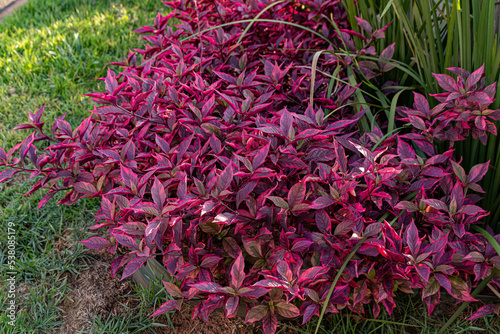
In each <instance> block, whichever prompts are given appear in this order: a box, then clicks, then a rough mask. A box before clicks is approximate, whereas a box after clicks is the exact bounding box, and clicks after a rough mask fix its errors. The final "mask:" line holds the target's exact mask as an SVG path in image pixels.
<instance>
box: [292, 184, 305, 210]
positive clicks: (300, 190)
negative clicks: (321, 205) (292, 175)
mask: <svg viewBox="0 0 500 334" xmlns="http://www.w3.org/2000/svg"><path fill="white" fill-rule="evenodd" d="M305 196H306V185H305V183H302V182H301V183H297V184H295V185H293V186H292V188H291V189H290V191H289V192H288V205H289V207H291V208H293V207H295V206H296V205H298V204H300V203H302V202H303V201H304V199H305Z"/></svg>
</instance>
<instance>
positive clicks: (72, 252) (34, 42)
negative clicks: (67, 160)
mask: <svg viewBox="0 0 500 334" xmlns="http://www.w3.org/2000/svg"><path fill="white" fill-rule="evenodd" d="M162 9H163V6H162V5H161V4H160V3H159V2H158V1H153V0H149V1H147V0H146V1H143V0H140V1H137V0H133V1H123V2H121V3H120V2H117V1H109V0H96V1H92V0H70V1H67V0H56V1H54V0H33V1H30V2H29V3H28V4H26V5H24V6H22V7H20V8H18V9H17V10H16V11H15V12H14V13H13V14H12V15H10V16H8V17H6V18H5V20H4V21H3V22H0V105H1V107H0V120H1V121H0V146H2V147H11V146H12V145H13V143H14V142H16V141H17V140H18V139H19V138H21V134H22V132H19V131H13V130H11V128H12V127H14V124H18V123H22V122H24V121H25V120H26V117H27V111H28V110H31V111H32V110H36V109H38V108H39V107H40V106H42V105H44V104H46V105H47V114H46V115H47V118H52V117H57V116H60V115H62V114H64V113H67V117H66V119H67V120H68V121H69V122H70V123H72V124H76V123H77V122H79V121H80V120H81V119H82V118H83V117H84V116H85V115H86V114H87V113H88V110H89V109H91V108H92V107H93V103H92V101H91V100H90V99H89V98H87V97H85V96H83V95H82V94H84V93H87V92H93V91H99V90H101V89H102V88H101V87H100V81H98V80H95V78H99V77H101V76H103V74H105V72H106V69H107V68H108V67H107V65H106V64H107V63H109V62H112V61H117V60H121V59H122V58H123V57H124V56H125V55H126V54H127V52H128V50H129V49H133V48H134V47H137V46H138V45H140V43H141V42H140V38H139V37H138V36H137V35H135V34H132V33H130V31H132V30H134V29H137V28H139V27H141V26H143V25H144V24H146V23H147V22H148V21H149V20H150V18H151V15H152V13H154V12H155V11H157V10H162ZM32 183H33V182H32V180H28V179H25V178H16V180H15V181H14V182H8V183H3V184H0V243H1V244H2V245H6V244H7V235H8V233H7V232H8V227H9V226H12V225H9V223H14V226H13V227H12V228H13V229H14V230H15V239H16V253H15V257H16V262H17V268H16V272H17V275H16V289H17V299H16V304H17V306H18V313H17V318H16V323H15V327H14V328H15V329H14V328H13V327H12V326H9V325H8V324H7V322H8V321H9V319H8V318H7V317H6V313H5V312H2V314H1V315H0V333H6V334H7V333H30V334H31V333H44V334H45V333H50V332H68V333H69V332H71V331H70V330H67V331H64V330H62V328H71V327H68V326H69V324H67V323H66V322H67V321H68V320H70V319H67V318H66V317H63V315H64V314H65V313H64V312H66V311H68V308H67V307H66V306H67V305H70V304H71V302H70V299H71V296H72V293H73V294H74V290H75V289H76V288H78V286H77V285H75V284H73V283H75V282H73V283H71V282H72V281H74V278H75V277H79V276H78V275H79V273H82V272H88V269H89V266H90V267H91V268H93V267H92V266H94V265H95V255H94V254H92V253H89V252H88V251H87V250H86V249H85V248H84V247H83V246H82V245H81V244H79V243H77V242H76V241H77V240H83V239H85V238H86V237H88V236H89V232H88V231H87V230H86V229H85V227H86V226H88V223H89V222H91V221H93V215H92V213H93V212H95V208H96V205H97V203H96V202H95V201H84V202H81V203H80V204H79V205H78V206H75V207H66V206H58V205H56V204H55V201H53V202H51V203H49V204H48V205H47V206H46V207H44V208H43V209H42V210H40V211H38V210H37V206H38V201H39V200H40V198H41V195H40V194H39V193H37V194H34V195H33V196H30V197H23V194H24V193H26V191H27V190H28V189H29V185H30V184H32ZM6 256H7V249H6V248H2V250H0V263H2V270H1V273H2V274H1V281H2V282H6V278H7V271H6V270H5V269H6V268H7V265H6V263H7V259H6ZM92 270H93V269H92ZM103 273H104V274H106V275H107V276H109V278H110V275H109V266H108V267H106V269H105V270H103V271H102V272H101V275H104V274H103ZM103 279H104V278H103ZM116 281H118V279H116ZM126 284H127V285H128V284H129V283H128V282H127V283H126ZM112 291H115V290H112ZM144 293H145V292H144V291H142V292H141V291H139V290H138V291H134V290H133V289H130V288H128V289H127V290H126V293H124V294H132V295H134V294H135V296H136V298H134V297H133V296H132V297H130V298H129V299H128V300H129V301H130V300H136V301H137V303H136V305H134V307H131V309H130V312H128V313H127V308H125V307H124V308H123V312H124V314H122V315H121V316H119V317H118V316H116V314H115V315H114V316H113V315H112V314H110V315H109V317H108V316H105V317H104V316H103V317H100V316H96V317H95V319H94V321H93V324H88V326H87V328H86V332H88V333H137V332H144V330H145V329H146V328H149V327H151V326H152V325H151V324H152V323H154V321H152V320H150V318H148V317H147V315H148V312H150V309H152V306H153V305H152V304H151V305H148V303H154V301H152V300H151V298H149V300H148V297H146V295H147V294H144ZM139 294H141V295H143V297H142V298H141V297H138V296H139ZM147 296H149V297H151V296H153V297H154V294H152V295H151V294H149V295H147ZM116 297H120V296H116ZM121 301H122V302H123V303H124V304H130V303H129V302H127V299H123V300H121V299H120V300H118V301H117V303H119V302H121ZM6 302H7V291H6V289H4V288H3V287H2V289H1V292H0V308H1V309H2V310H5V309H6V307H7V305H6ZM142 306H146V307H142ZM148 306H149V307H148ZM69 309H71V307H69ZM73 320H75V319H73Z"/></svg>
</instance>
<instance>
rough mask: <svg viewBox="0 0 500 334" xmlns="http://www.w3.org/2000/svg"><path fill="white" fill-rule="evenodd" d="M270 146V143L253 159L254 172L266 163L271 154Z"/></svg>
mask: <svg viewBox="0 0 500 334" xmlns="http://www.w3.org/2000/svg"><path fill="white" fill-rule="evenodd" d="M269 146H270V144H269V143H268V144H267V145H265V146H264V147H262V148H261V149H259V150H258V151H257V154H256V155H255V157H254V158H253V162H252V167H253V170H256V169H257V168H258V167H259V166H260V165H262V164H263V163H264V161H265V160H266V158H267V154H268V153H269Z"/></svg>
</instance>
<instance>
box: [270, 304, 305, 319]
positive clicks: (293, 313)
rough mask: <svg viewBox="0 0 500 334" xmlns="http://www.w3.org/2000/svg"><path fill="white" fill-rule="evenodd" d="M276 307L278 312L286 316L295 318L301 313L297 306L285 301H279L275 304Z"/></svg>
mask: <svg viewBox="0 0 500 334" xmlns="http://www.w3.org/2000/svg"><path fill="white" fill-rule="evenodd" d="M274 307H275V308H276V311H278V314H279V315H281V316H282V317H285V318H295V317H298V316H299V315H300V311H299V309H298V308H297V306H295V305H293V304H290V303H286V302H284V301H279V302H277V303H276V304H274Z"/></svg>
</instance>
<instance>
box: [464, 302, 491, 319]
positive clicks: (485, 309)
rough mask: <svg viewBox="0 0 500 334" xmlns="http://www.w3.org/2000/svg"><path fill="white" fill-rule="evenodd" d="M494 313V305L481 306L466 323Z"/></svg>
mask: <svg viewBox="0 0 500 334" xmlns="http://www.w3.org/2000/svg"><path fill="white" fill-rule="evenodd" d="M493 312H495V304H488V305H484V306H481V307H480V308H479V309H478V310H477V311H476V312H475V313H474V314H473V315H472V316H471V317H470V318H468V319H467V321H470V320H475V319H478V318H482V317H484V316H487V315H490V314H492V313H493Z"/></svg>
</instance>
